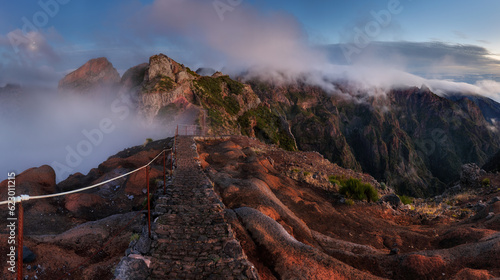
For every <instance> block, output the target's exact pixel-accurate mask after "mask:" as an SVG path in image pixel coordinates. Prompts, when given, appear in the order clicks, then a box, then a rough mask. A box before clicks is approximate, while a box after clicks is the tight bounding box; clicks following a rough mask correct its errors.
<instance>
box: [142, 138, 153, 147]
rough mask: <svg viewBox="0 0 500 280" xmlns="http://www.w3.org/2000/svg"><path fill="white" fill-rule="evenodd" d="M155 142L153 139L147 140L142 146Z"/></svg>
mask: <svg viewBox="0 0 500 280" xmlns="http://www.w3.org/2000/svg"><path fill="white" fill-rule="evenodd" d="M151 142H153V139H151V138H146V141H144V144H142V145H143V146H146V145H147V144H149V143H151Z"/></svg>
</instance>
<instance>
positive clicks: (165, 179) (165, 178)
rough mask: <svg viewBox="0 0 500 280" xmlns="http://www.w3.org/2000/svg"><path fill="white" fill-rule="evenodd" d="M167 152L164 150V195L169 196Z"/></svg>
mask: <svg viewBox="0 0 500 280" xmlns="http://www.w3.org/2000/svg"><path fill="white" fill-rule="evenodd" d="M166 152H167V151H166V150H165V149H163V194H164V195H165V194H167V170H166V168H167V164H166V159H165V158H166Z"/></svg>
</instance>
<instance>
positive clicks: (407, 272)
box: [396, 255, 446, 280]
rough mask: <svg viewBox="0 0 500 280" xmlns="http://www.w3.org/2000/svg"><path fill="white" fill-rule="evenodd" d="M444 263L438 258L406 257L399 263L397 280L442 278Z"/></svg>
mask: <svg viewBox="0 0 500 280" xmlns="http://www.w3.org/2000/svg"><path fill="white" fill-rule="evenodd" d="M445 265H446V263H445V262H444V260H443V259H442V258H441V257H440V256H435V257H426V256H422V255H408V256H406V257H405V258H404V259H403V261H402V262H401V266H400V267H399V273H398V275H399V277H396V278H397V279H400V278H401V279H415V280H417V279H418V280H420V279H437V278H438V277H442V276H443V273H444V272H445V271H446V270H445Z"/></svg>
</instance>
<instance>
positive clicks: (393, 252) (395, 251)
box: [389, 248, 399, 255]
mask: <svg viewBox="0 0 500 280" xmlns="http://www.w3.org/2000/svg"><path fill="white" fill-rule="evenodd" d="M397 254H399V249H398V248H392V249H391V252H390V253H389V255H397Z"/></svg>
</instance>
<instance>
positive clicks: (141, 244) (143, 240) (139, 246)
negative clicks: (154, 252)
mask: <svg viewBox="0 0 500 280" xmlns="http://www.w3.org/2000/svg"><path fill="white" fill-rule="evenodd" d="M150 249H151V239H149V237H148V236H147V235H146V234H142V235H141V237H140V238H139V240H138V241H137V243H135V245H134V250H135V251H137V252H139V253H141V254H143V255H146V254H148V253H149V250H150Z"/></svg>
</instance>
